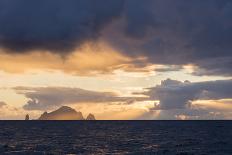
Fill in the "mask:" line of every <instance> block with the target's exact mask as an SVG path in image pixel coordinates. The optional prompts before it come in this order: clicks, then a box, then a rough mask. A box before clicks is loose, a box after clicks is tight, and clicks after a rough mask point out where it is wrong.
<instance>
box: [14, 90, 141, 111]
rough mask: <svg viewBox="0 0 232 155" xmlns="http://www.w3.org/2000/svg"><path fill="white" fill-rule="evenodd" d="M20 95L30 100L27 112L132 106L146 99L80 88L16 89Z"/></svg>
mask: <svg viewBox="0 0 232 155" xmlns="http://www.w3.org/2000/svg"><path fill="white" fill-rule="evenodd" d="M14 89H15V90H16V91H17V92H18V93H19V94H23V95H25V97H26V98H28V99H29V101H28V102H27V104H25V105H24V107H23V108H24V109H26V110H48V109H51V108H55V107H59V106H61V105H66V104H78V103H113V102H121V103H124V104H130V102H131V101H132V100H133V101H135V100H136V99H137V100H144V98H136V97H119V96H118V95H117V94H114V93H111V92H96V91H89V90H84V89H80V88H66V87H39V88H27V87H16V88H14Z"/></svg>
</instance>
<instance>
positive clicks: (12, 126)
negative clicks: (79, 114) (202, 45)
mask: <svg viewBox="0 0 232 155" xmlns="http://www.w3.org/2000/svg"><path fill="white" fill-rule="evenodd" d="M0 154H1V155H24V154H25V155H34V154H35V155H46V154H47V155H53V154H54V155H63V154H64V155H65V154H67V155H68V154H69V155H73V154H80V155H82V154H83V155H85V154H86V155H88V154H93V155H95V154H96V155H98V154H99V155H101V154H107V155H111V154H113V155H124V154H131V155H132V154H135V155H143V154H145V155H146V154H147V155H232V121H0Z"/></svg>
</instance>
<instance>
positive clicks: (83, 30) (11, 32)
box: [0, 0, 232, 76]
mask: <svg viewBox="0 0 232 155" xmlns="http://www.w3.org/2000/svg"><path fill="white" fill-rule="evenodd" d="M231 18H232V1H230V0H220V1H219V0H204V1H202V0H188V1H186V0H176V1H173V0H165V1H164V0H146V1H144V0H121V1H120V0H100V1H95V0H69V1H65V0H56V1H46V0H40V1H31V0H22V1H17V0H13V1H8V0H2V1H0V45H1V46H2V47H4V48H7V49H8V50H10V51H11V52H24V51H28V50H32V49H42V50H43V49H44V50H50V51H51V52H62V53H64V51H72V49H73V48H74V47H77V46H78V45H81V44H82V43H84V42H85V41H89V40H91V41H92V40H96V39H99V38H100V39H101V40H103V41H106V42H108V43H109V44H111V46H113V47H114V48H116V49H120V51H122V52H124V54H126V55H129V56H146V57H147V58H148V61H149V62H151V63H155V64H167V65H184V64H194V65H197V66H199V67H200V68H199V70H196V71H195V73H194V74H196V75H206V74H207V75H218V74H219V75H225V76H231V75H232V70H231V67H232V52H231V49H232V44H231V41H232V20H231ZM217 60H220V63H217ZM215 61H216V63H215Z"/></svg>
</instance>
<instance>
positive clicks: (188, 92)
mask: <svg viewBox="0 0 232 155" xmlns="http://www.w3.org/2000/svg"><path fill="white" fill-rule="evenodd" d="M231 87H232V80H221V81H220V80H218V81H208V82H196V83H191V82H189V81H185V82H180V81H176V80H171V79H167V80H164V81H162V82H161V84H160V85H157V86H156V87H153V88H149V89H148V92H145V93H144V94H145V95H148V96H149V97H150V99H151V100H159V101H160V103H159V105H156V106H155V108H154V110H155V109H161V110H168V109H180V108H187V107H191V102H192V101H195V100H218V99H230V98H232V89H231Z"/></svg>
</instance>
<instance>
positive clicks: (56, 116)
mask: <svg viewBox="0 0 232 155" xmlns="http://www.w3.org/2000/svg"><path fill="white" fill-rule="evenodd" d="M38 120H85V119H84V117H83V115H82V113H81V112H77V111H76V110H75V109H72V108H70V107H68V106H62V107H60V108H59V109H57V110H55V111H52V112H50V113H48V112H44V113H43V114H42V115H41V116H40V117H39V118H38ZM86 120H95V117H94V115H93V114H89V115H88V116H87V118H86Z"/></svg>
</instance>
